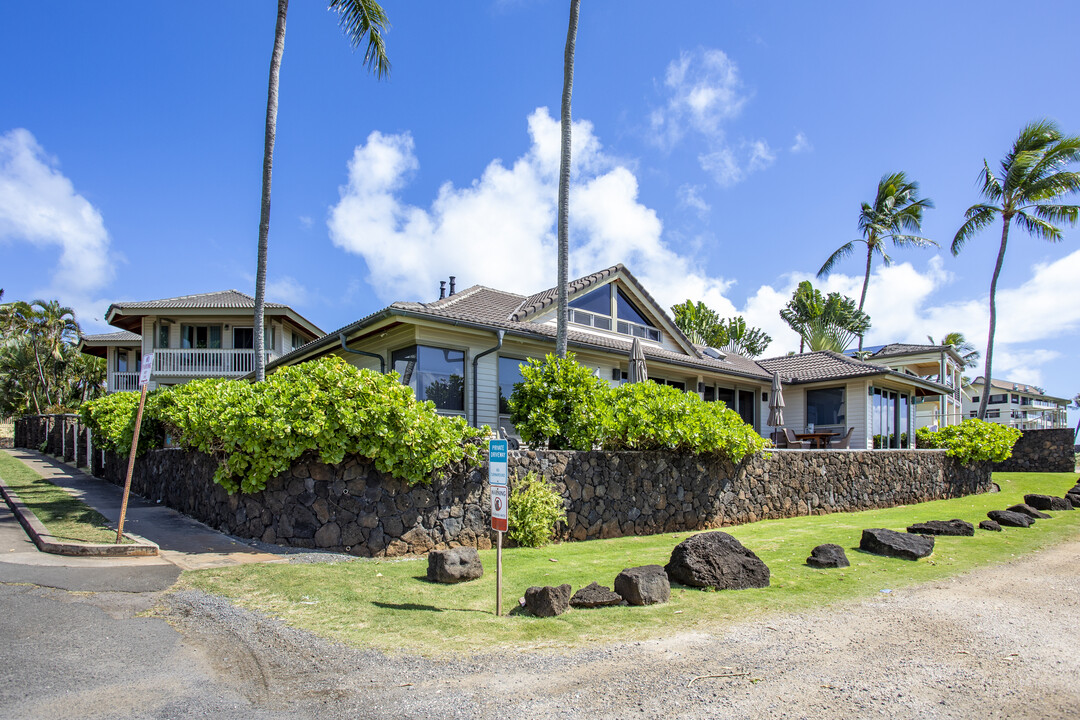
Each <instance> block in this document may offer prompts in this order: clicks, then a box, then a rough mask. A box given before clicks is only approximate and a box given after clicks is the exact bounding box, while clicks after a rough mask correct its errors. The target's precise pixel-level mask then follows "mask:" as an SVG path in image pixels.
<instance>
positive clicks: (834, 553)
mask: <svg viewBox="0 0 1080 720" xmlns="http://www.w3.org/2000/svg"><path fill="white" fill-rule="evenodd" d="M806 564H807V565H809V566H810V567H816V568H842V567H848V566H849V565H851V563H850V562H848V559H847V553H845V552H844V548H842V547H840V546H839V545H833V544H832V543H826V544H824V545H818V546H817V547H816V548H814V549H813V550H811V551H810V557H808V558H806Z"/></svg>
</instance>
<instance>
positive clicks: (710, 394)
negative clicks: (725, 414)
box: [705, 385, 716, 402]
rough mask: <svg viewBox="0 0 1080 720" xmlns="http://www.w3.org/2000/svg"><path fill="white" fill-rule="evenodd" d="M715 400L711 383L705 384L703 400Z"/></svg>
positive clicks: (714, 389)
mask: <svg viewBox="0 0 1080 720" xmlns="http://www.w3.org/2000/svg"><path fill="white" fill-rule="evenodd" d="M714 400H716V388H714V387H713V386H712V385H706V386H705V402H713V401H714Z"/></svg>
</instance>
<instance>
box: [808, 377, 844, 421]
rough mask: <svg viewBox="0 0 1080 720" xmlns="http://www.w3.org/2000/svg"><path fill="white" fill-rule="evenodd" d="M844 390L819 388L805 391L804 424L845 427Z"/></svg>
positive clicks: (840, 388) (839, 388)
mask: <svg viewBox="0 0 1080 720" xmlns="http://www.w3.org/2000/svg"><path fill="white" fill-rule="evenodd" d="M846 422H847V418H846V417H845V415H844V388H842V387H837V388H819V389H815V390H807V391H806V424H807V425H814V426H815V427H817V426H818V425H845V424H846Z"/></svg>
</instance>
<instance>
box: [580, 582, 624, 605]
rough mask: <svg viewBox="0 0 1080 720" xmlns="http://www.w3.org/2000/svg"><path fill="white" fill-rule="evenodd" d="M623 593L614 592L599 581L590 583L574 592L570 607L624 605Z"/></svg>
mask: <svg viewBox="0 0 1080 720" xmlns="http://www.w3.org/2000/svg"><path fill="white" fill-rule="evenodd" d="M624 602H626V601H625V600H623V598H622V595H620V594H619V593H617V592H612V590H611V588H609V587H606V586H604V585H599V584H597V583H595V582H594V583H590V584H588V585H586V586H585V587H583V588H581V589H580V590H578V591H577V592H576V593H574V596H573V597H572V598H570V607H575V608H598V607H608V606H609V605H622V604H623V603H624Z"/></svg>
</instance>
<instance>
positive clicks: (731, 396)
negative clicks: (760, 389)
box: [716, 387, 735, 410]
mask: <svg viewBox="0 0 1080 720" xmlns="http://www.w3.org/2000/svg"><path fill="white" fill-rule="evenodd" d="M716 399H717V400H718V401H720V402H722V403H724V404H725V405H727V406H728V407H729V408H731V409H732V410H734V409H735V391H734V390H732V389H731V388H722V387H718V388H716Z"/></svg>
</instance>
